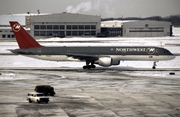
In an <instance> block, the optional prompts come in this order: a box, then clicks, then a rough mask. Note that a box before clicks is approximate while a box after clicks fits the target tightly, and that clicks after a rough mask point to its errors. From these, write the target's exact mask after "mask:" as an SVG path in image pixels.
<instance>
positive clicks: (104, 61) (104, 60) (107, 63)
mask: <svg viewBox="0 0 180 117" xmlns="http://www.w3.org/2000/svg"><path fill="white" fill-rule="evenodd" d="M111 61H112V58H110V57H100V58H99V59H98V60H97V61H96V63H97V64H99V65H100V66H105V67H109V66H111Z"/></svg>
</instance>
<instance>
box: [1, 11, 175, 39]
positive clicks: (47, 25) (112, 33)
mask: <svg viewBox="0 0 180 117" xmlns="http://www.w3.org/2000/svg"><path fill="white" fill-rule="evenodd" d="M9 21H18V22H19V23H20V24H21V25H22V26H23V27H24V28H25V29H26V30H27V31H28V32H29V33H30V34H31V36H33V37H34V38H36V39H38V38H51V37H61V38H62V37H76V36H77V37H79V36H83V37H96V36H98V37H117V36H119V37H163V36H172V25H171V23H170V22H162V21H150V20H143V21H107V22H101V17H100V16H96V15H83V14H73V13H56V14H29V13H27V14H15V15H1V16H0V39H11V38H14V35H13V32H12V30H11V28H10V25H9Z"/></svg>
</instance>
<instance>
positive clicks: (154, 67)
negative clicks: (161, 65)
mask: <svg viewBox="0 0 180 117" xmlns="http://www.w3.org/2000/svg"><path fill="white" fill-rule="evenodd" d="M156 66H157V64H156V61H154V63H153V67H152V69H156Z"/></svg>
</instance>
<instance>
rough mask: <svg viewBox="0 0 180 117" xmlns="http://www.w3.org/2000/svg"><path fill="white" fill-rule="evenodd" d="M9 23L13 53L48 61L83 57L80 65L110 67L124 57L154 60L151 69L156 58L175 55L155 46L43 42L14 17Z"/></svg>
mask: <svg viewBox="0 0 180 117" xmlns="http://www.w3.org/2000/svg"><path fill="white" fill-rule="evenodd" d="M9 23H10V25H11V28H12V31H13V33H14V35H15V38H16V41H17V43H18V45H19V49H15V50H10V51H11V52H12V53H14V54H20V55H24V56H28V57H32V58H36V59H42V60H50V61H85V62H86V65H84V66H83V69H91V68H96V66H95V64H98V65H99V66H104V67H110V66H112V65H119V64H120V61H126V60H127V61H153V67H152V69H156V62H158V61H164V60H172V59H174V58H175V55H173V54H172V53H171V52H170V51H169V50H167V49H165V48H161V47H154V46H60V47H47V46H42V45H40V44H39V43H38V42H37V41H36V40H35V39H34V38H33V37H32V36H31V35H30V34H29V33H27V32H26V30H25V29H24V28H23V27H22V26H21V25H20V24H19V23H18V22H17V21H10V22H9Z"/></svg>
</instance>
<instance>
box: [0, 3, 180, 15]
mask: <svg viewBox="0 0 180 117" xmlns="http://www.w3.org/2000/svg"><path fill="white" fill-rule="evenodd" d="M38 9H39V10H40V12H41V13H62V12H70V13H79V14H89V15H101V16H102V17H103V18H104V17H122V16H123V17H149V16H169V15H175V14H180V0H0V15H3V14H19V13H27V12H28V11H29V12H31V13H36V12H37V10H38Z"/></svg>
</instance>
